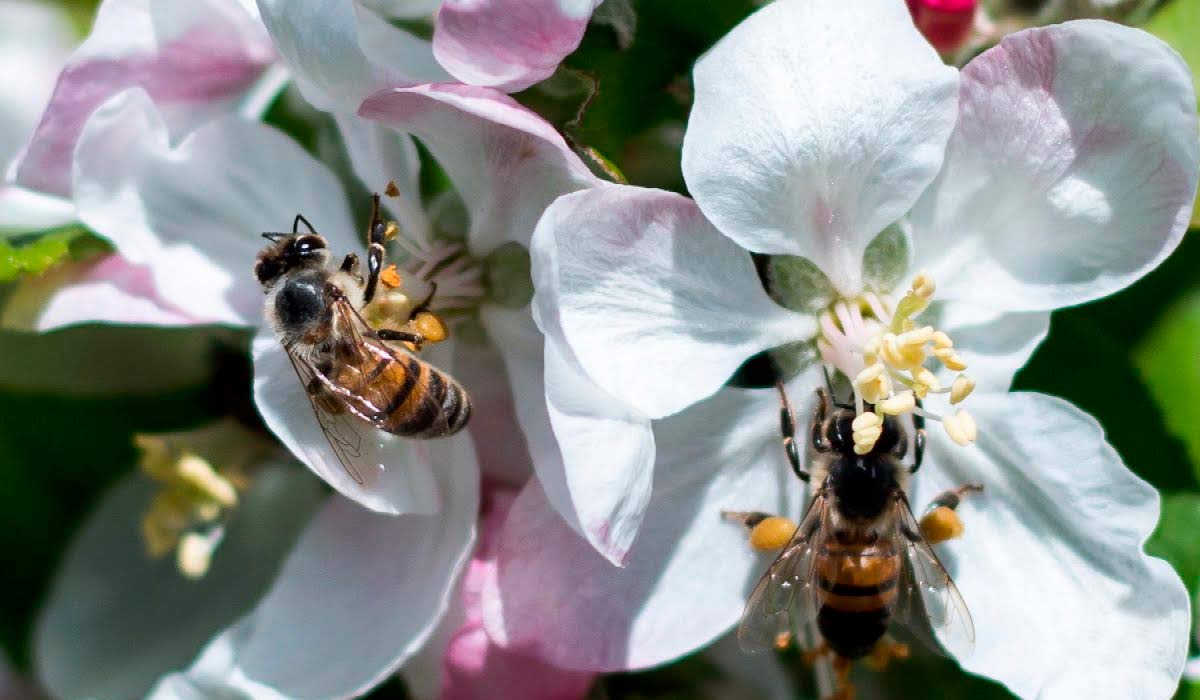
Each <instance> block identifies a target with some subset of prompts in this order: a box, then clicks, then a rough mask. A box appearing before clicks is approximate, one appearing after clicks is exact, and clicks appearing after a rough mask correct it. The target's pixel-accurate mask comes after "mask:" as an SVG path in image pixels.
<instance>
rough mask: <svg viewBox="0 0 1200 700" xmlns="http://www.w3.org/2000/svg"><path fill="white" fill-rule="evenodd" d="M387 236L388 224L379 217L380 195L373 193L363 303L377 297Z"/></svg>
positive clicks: (367, 302)
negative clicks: (376, 291)
mask: <svg viewBox="0 0 1200 700" xmlns="http://www.w3.org/2000/svg"><path fill="white" fill-rule="evenodd" d="M386 237H387V225H386V224H384V223H383V219H381V218H380V217H379V195H378V194H373V195H371V223H370V225H369V227H368V228H367V288H366V291H365V292H363V303H364V304H369V303H371V300H372V299H374V298H375V288H376V287H378V286H379V273H380V272H381V271H382V270H383V254H384V249H383V241H384V239H385V238H386Z"/></svg>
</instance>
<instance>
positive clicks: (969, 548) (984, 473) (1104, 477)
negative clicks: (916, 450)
mask: <svg viewBox="0 0 1200 700" xmlns="http://www.w3.org/2000/svg"><path fill="white" fill-rule="evenodd" d="M969 403H970V406H971V408H970V410H971V413H972V414H973V415H974V416H975V419H976V421H977V422H978V424H979V440H978V442H976V444H974V445H972V446H970V447H967V448H963V447H959V446H958V445H955V444H953V443H951V442H950V440H949V439H948V438H947V437H946V436H945V433H944V432H943V431H940V430H934V431H930V435H929V449H928V451H927V452H926V461H925V466H923V467H922V468H921V472H920V473H919V474H918V475H917V477H916V478H915V479H914V480H913V494H912V498H913V501H912V502H913V507H914V508H915V509H918V510H920V509H923V508H925V506H926V504H928V503H929V501H930V500H931V499H932V498H933V497H934V496H935V495H936V494H937V493H938V492H940V491H941V490H942V489H946V488H950V487H954V486H958V485H960V484H963V483H967V482H979V483H982V484H983V487H984V490H983V492H982V493H978V494H972V495H970V496H969V497H968V498H967V499H965V500H964V502H963V504H962V506H961V507H960V508H959V509H958V512H959V513H960V514H961V516H962V521H963V525H964V527H965V530H964V532H963V535H962V538H961V539H956V540H953V541H950V542H947V543H945V544H943V545H939V554H940V555H941V556H942V561H943V562H945V563H946V565H947V567H948V568H949V569H950V572H951V574H952V575H953V576H954V579H955V582H956V583H957V584H958V587H959V588H960V590H961V591H962V595H963V599H964V600H965V601H966V604H967V606H968V607H969V608H970V611H971V615H972V617H973V619H974V623H975V633H976V640H975V649H974V653H973V654H972V655H971V656H970V657H969V658H962V659H959V663H960V664H962V666H963V668H965V669H967V670H968V671H971V672H973V673H978V674H980V675H984V676H987V677H989V678H993V679H995V680H997V681H1000V682H1001V683H1004V684H1005V685H1006V686H1008V688H1009V689H1010V690H1011V691H1012V692H1013V693H1015V694H1016V695H1017V696H1019V697H1022V698H1039V700H1076V699H1078V698H1169V697H1171V696H1172V695H1173V694H1174V693H1175V690H1176V686H1177V685H1178V683H1179V676H1180V673H1181V672H1182V671H1183V667H1184V662H1185V661H1186V660H1187V649H1188V637H1189V628H1190V626H1191V616H1190V615H1189V612H1188V593H1187V589H1186V588H1185V587H1184V585H1183V582H1182V581H1181V580H1180V578H1179V574H1177V573H1176V572H1175V570H1174V569H1172V567H1171V566H1170V565H1169V564H1167V563H1166V562H1164V561H1162V560H1161V559H1156V558H1153V557H1150V556H1148V555H1147V554H1146V553H1145V551H1144V545H1145V542H1146V539H1147V538H1148V537H1149V536H1150V533H1151V532H1153V530H1154V528H1155V524H1156V523H1157V521H1158V517H1159V496H1158V493H1157V492H1156V491H1155V490H1154V488H1153V487H1151V486H1150V485H1149V484H1147V483H1146V482H1144V481H1142V480H1141V479H1139V478H1138V477H1137V476H1135V475H1134V474H1133V472H1131V471H1129V469H1128V468H1126V467H1125V465H1124V464H1123V463H1122V462H1121V458H1120V456H1119V455H1118V454H1117V453H1116V451H1115V450H1114V449H1113V448H1112V446H1110V445H1109V444H1108V443H1107V442H1105V440H1104V434H1103V431H1102V429H1101V427H1100V425H1099V423H1097V422H1096V421H1095V419H1093V418H1092V417H1091V416H1089V415H1087V414H1085V413H1083V412H1082V411H1080V410H1079V409H1078V408H1075V407H1074V406H1072V405H1071V404H1069V403H1067V402H1066V401H1063V400H1061V399H1057V398H1054V397H1050V396H1044V395H1041V394H1028V393H1015V394H1005V393H999V392H996V393H986V394H979V395H976V396H972V397H971V399H970V400H969ZM1135 640H1136V641H1135Z"/></svg>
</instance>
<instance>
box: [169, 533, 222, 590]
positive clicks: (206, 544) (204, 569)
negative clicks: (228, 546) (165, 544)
mask: <svg viewBox="0 0 1200 700" xmlns="http://www.w3.org/2000/svg"><path fill="white" fill-rule="evenodd" d="M216 545H217V541H216V538H211V537H206V536H204V535H201V534H199V533H197V532H189V533H187V534H186V535H184V536H183V537H182V538H181V539H180V541H179V549H177V550H176V551H175V565H176V566H178V567H179V572H180V573H182V574H183V575H184V576H186V577H188V578H191V579H197V578H201V577H203V576H204V574H206V573H208V567H209V566H210V565H211V564H212V555H213V549H214V548H216Z"/></svg>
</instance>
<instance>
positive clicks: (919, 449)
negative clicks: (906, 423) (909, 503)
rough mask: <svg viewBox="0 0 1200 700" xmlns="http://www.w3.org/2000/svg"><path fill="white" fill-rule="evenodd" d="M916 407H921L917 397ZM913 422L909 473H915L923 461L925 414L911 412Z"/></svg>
mask: <svg viewBox="0 0 1200 700" xmlns="http://www.w3.org/2000/svg"><path fill="white" fill-rule="evenodd" d="M917 408H921V399H917ZM912 422H913V465H912V469H909V470H908V473H909V474H916V473H917V470H918V469H920V468H921V462H924V461H925V416H923V415H921V414H919V413H914V414H912Z"/></svg>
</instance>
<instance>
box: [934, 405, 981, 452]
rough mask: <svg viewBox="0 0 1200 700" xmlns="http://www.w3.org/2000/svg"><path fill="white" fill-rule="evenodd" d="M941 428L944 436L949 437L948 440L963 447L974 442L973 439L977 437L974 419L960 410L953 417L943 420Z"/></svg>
mask: <svg viewBox="0 0 1200 700" xmlns="http://www.w3.org/2000/svg"><path fill="white" fill-rule="evenodd" d="M942 426H943V427H945V429H946V434H947V435H949V436H950V439H951V440H953V441H954V442H955V443H957V444H958V445H961V446H963V447H966V446H967V445H970V444H971V443H972V442H975V438H977V437H979V429H978V428H977V427H976V426H975V419H974V418H972V417H971V414H970V413H967V412H966V411H965V410H963V409H961V408H960V409H958V413H955V414H954V415H953V416H946V417H945V418H943V419H942Z"/></svg>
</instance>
